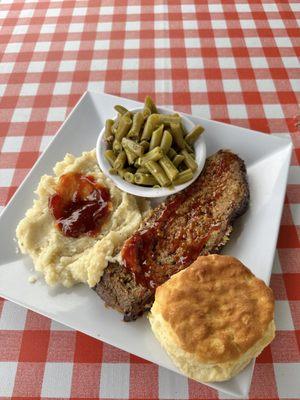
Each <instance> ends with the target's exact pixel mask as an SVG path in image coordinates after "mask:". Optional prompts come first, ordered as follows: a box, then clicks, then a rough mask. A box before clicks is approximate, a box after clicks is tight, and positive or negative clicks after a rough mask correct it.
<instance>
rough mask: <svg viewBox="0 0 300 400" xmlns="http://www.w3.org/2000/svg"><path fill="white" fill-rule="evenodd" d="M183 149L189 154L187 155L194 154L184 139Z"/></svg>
mask: <svg viewBox="0 0 300 400" xmlns="http://www.w3.org/2000/svg"><path fill="white" fill-rule="evenodd" d="M183 141H184V148H185V149H186V150H187V151H188V152H189V153H194V149H193V148H192V147H191V146H190V145H189V144H188V142H186V141H185V140H184V139H183Z"/></svg>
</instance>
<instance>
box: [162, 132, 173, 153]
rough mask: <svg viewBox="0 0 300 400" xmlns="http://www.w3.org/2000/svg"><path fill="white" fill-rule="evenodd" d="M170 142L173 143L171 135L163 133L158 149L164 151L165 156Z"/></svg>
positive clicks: (169, 147) (170, 144)
mask: <svg viewBox="0 0 300 400" xmlns="http://www.w3.org/2000/svg"><path fill="white" fill-rule="evenodd" d="M172 142H173V138H172V135H171V133H170V132H169V131H164V134H163V137H162V140H161V144H160V147H161V148H162V150H163V151H164V153H165V154H167V153H168V151H169V150H170V149H171V146H172ZM174 151H175V150H174Z"/></svg>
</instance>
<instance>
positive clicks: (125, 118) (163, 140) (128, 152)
mask: <svg viewBox="0 0 300 400" xmlns="http://www.w3.org/2000/svg"><path fill="white" fill-rule="evenodd" d="M115 110H116V111H117V112H118V117H117V118H116V120H112V119H108V120H107V121H106V123H105V140H106V142H107V143H108V148H109V149H108V150H106V151H105V158H106V159H107V161H108V162H109V163H110V165H111V169H110V173H111V174H118V175H119V176H121V177H122V178H123V179H125V180H126V181H127V182H129V183H133V184H136V185H142V186H152V187H172V186H174V185H175V186H176V185H181V184H182V183H185V182H188V181H189V180H191V179H192V178H193V174H194V172H195V171H196V170H197V168H198V165H197V163H196V161H195V152H194V148H193V143H194V142H195V141H196V140H197V139H198V137H199V136H200V135H201V133H202V132H203V131H204V129H203V128H202V127H201V126H199V125H198V126H195V127H194V128H193V130H192V131H191V132H189V133H186V132H185V131H184V129H183V126H182V124H181V118H180V116H179V114H159V113H158V112H157V108H156V106H155V104H154V103H153V101H152V99H151V97H150V96H147V97H146V99H145V105H144V108H143V110H142V111H139V112H137V113H135V114H132V113H131V112H130V111H128V110H127V109H126V108H125V107H123V106H120V105H117V106H115Z"/></svg>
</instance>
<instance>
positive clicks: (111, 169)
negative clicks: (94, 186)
mask: <svg viewBox="0 0 300 400" xmlns="http://www.w3.org/2000/svg"><path fill="white" fill-rule="evenodd" d="M108 172H109V173H110V174H112V175H118V171H117V170H116V169H115V168H109V170H108Z"/></svg>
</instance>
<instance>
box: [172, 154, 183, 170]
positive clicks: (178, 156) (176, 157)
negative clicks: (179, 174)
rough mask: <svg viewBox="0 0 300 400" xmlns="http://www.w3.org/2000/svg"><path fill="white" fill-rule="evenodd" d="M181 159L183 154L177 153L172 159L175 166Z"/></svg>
mask: <svg viewBox="0 0 300 400" xmlns="http://www.w3.org/2000/svg"><path fill="white" fill-rule="evenodd" d="M183 160H184V156H182V155H181V154H177V155H176V156H175V157H174V158H173V160H172V161H173V164H174V165H175V167H176V168H177V167H178V166H179V165H180V164H181V163H182V161H183Z"/></svg>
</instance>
